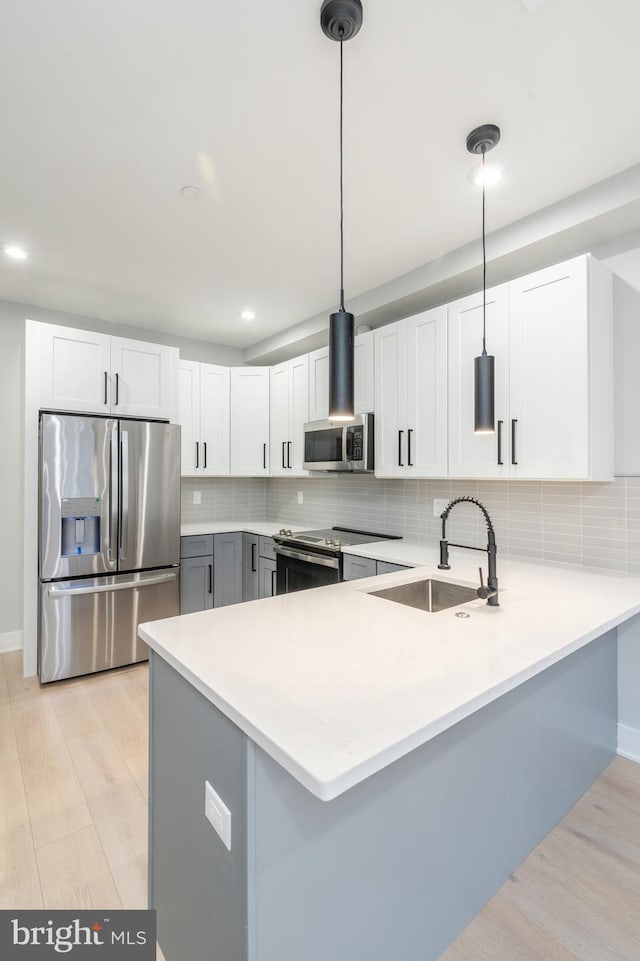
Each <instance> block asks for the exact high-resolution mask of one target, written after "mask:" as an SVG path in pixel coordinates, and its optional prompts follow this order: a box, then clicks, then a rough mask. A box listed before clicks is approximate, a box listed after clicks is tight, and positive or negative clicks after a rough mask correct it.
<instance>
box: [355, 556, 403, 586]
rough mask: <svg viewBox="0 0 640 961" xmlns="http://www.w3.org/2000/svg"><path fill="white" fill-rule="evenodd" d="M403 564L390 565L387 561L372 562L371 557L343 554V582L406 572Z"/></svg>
mask: <svg viewBox="0 0 640 961" xmlns="http://www.w3.org/2000/svg"><path fill="white" fill-rule="evenodd" d="M408 570H409V568H408V567H406V566H405V565H403V564H391V563H389V561H374V560H373V558H372V557H354V555H353V554H345V555H344V558H343V569H342V576H343V579H344V580H345V581H355V580H357V579H358V578H359V577H375V575H376V574H392V573H393V572H394V571H408Z"/></svg>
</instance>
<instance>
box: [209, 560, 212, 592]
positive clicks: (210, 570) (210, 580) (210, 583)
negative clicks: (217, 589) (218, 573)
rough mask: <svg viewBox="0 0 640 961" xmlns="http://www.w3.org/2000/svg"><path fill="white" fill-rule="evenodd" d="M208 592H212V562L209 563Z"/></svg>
mask: <svg viewBox="0 0 640 961" xmlns="http://www.w3.org/2000/svg"><path fill="white" fill-rule="evenodd" d="M209 593H210V594H213V564H209Z"/></svg>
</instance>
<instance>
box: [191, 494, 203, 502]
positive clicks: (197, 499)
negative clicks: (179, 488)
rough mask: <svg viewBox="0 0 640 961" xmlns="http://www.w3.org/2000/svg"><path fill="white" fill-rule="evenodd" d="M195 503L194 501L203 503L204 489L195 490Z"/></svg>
mask: <svg viewBox="0 0 640 961" xmlns="http://www.w3.org/2000/svg"><path fill="white" fill-rule="evenodd" d="M193 503H194V504H202V491H194V492H193Z"/></svg>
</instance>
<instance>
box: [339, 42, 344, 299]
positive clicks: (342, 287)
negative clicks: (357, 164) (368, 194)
mask: <svg viewBox="0 0 640 961" xmlns="http://www.w3.org/2000/svg"><path fill="white" fill-rule="evenodd" d="M342 33H343V30H342V28H340V310H344V188H343V182H342V103H343V83H342V74H343V65H342V47H343V41H342Z"/></svg>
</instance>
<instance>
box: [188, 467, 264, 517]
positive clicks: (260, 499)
mask: <svg viewBox="0 0 640 961" xmlns="http://www.w3.org/2000/svg"><path fill="white" fill-rule="evenodd" d="M194 491H200V493H201V496H202V503H201V504H194V503H193V492H194ZM181 493H182V496H181V502H182V503H181V509H182V522H183V523H186V524H189V523H195V522H198V521H226V520H234V521H235V520H238V521H243V520H248V521H251V520H262V519H263V518H264V517H266V514H267V486H266V481H265V480H264V478H262V477H207V478H204V477H183V478H182V489H181Z"/></svg>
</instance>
